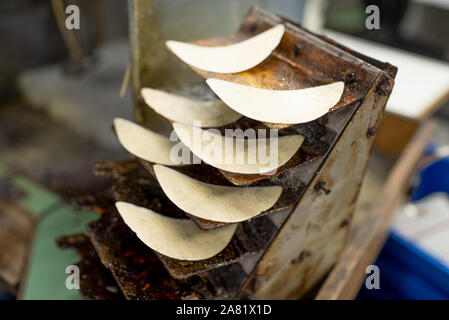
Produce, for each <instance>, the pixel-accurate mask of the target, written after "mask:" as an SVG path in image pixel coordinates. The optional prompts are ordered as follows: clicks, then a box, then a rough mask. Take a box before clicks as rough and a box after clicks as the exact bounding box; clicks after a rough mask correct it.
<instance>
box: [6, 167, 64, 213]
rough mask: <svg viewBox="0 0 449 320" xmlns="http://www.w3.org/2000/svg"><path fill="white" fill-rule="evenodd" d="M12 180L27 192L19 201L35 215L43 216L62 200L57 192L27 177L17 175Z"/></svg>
mask: <svg viewBox="0 0 449 320" xmlns="http://www.w3.org/2000/svg"><path fill="white" fill-rule="evenodd" d="M12 181H13V183H14V185H15V186H16V187H17V188H19V189H21V190H23V191H25V192H26V197H24V198H23V199H20V200H18V201H17V203H18V204H19V205H21V206H22V207H24V208H25V209H27V210H28V211H30V212H31V213H33V214H34V215H37V216H41V215H42V214H44V213H46V212H47V211H48V210H49V209H50V208H52V207H54V206H55V205H56V204H57V203H58V202H61V199H60V198H59V197H58V196H57V195H56V194H54V193H53V192H51V191H48V190H46V189H44V188H42V187H41V186H39V185H38V184H36V183H34V182H32V181H30V180H28V179H26V178H23V177H21V176H15V177H13V179H12Z"/></svg>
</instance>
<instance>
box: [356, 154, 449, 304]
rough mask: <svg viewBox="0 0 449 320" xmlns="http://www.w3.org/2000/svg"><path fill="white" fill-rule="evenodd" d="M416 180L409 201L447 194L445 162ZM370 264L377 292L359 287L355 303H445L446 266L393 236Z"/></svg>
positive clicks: (448, 165) (448, 293)
mask: <svg viewBox="0 0 449 320" xmlns="http://www.w3.org/2000/svg"><path fill="white" fill-rule="evenodd" d="M419 177H420V182H419V185H418V187H417V188H416V190H415V192H414V193H413V196H412V200H413V201H417V200H419V199H421V198H423V197H425V196H428V195H430V194H431V193H434V192H446V193H447V194H449V158H444V159H440V160H438V161H435V162H434V163H432V164H430V165H429V166H428V167H426V168H425V169H423V170H422V171H421V172H420V174H419ZM448 245H449V244H448ZM374 264H375V265H377V266H378V267H379V270H380V289H378V290H377V289H371V290H368V289H367V288H366V287H365V286H364V285H363V286H362V289H361V290H360V292H359V295H358V297H357V299H361V300H368V299H369V300H384V299H413V300H416V299H432V300H433V299H434V300H449V268H448V266H446V265H444V264H442V263H441V262H439V261H438V258H435V257H432V256H431V255H429V254H428V253H426V252H425V251H423V250H422V249H420V248H418V247H416V246H415V245H414V244H413V243H412V242H410V241H409V240H407V239H405V238H403V237H401V236H400V235H399V234H397V233H395V232H390V236H389V238H388V240H387V242H386V244H385V246H384V248H383V249H382V251H381V253H380V255H379V257H378V258H377V260H376V262H375V263H374Z"/></svg>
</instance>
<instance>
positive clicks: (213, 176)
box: [115, 159, 299, 230]
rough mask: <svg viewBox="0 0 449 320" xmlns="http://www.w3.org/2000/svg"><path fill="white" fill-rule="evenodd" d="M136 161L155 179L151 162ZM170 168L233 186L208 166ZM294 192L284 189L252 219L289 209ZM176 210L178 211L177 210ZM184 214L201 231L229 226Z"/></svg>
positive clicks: (141, 189)
mask: <svg viewBox="0 0 449 320" xmlns="http://www.w3.org/2000/svg"><path fill="white" fill-rule="evenodd" d="M138 160H139V162H140V163H141V164H142V166H143V167H144V168H145V169H147V170H148V172H149V173H150V174H151V175H152V176H153V177H154V179H156V178H155V174H154V170H153V164H152V163H151V162H148V161H145V160H142V159H138ZM172 168H173V169H174V170H176V171H178V172H180V173H183V174H185V175H187V176H189V177H191V178H193V179H196V180H199V181H202V182H205V183H211V184H216V185H224V186H233V184H231V183H230V182H229V181H228V180H227V179H225V178H224V175H222V174H220V172H219V171H218V170H217V169H215V168H213V167H211V166H209V165H206V164H196V165H187V166H182V167H172ZM256 181H257V180H256ZM128 183H130V184H133V188H134V189H136V190H137V189H138V190H139V192H135V194H142V195H143V194H146V195H145V197H148V196H149V194H150V193H149V191H148V190H147V191H145V187H144V186H142V185H140V186H139V185H138V184H137V181H132V182H131V181H129V182H128ZM253 185H254V186H272V185H277V184H276V183H273V182H271V181H268V180H265V181H257V182H255V183H254V184H253ZM115 190H116V191H117V193H121V194H123V188H116V189H115ZM296 191H297V186H296V187H295V188H294V190H292V189H291V188H284V191H283V192H282V194H281V196H280V197H279V199H278V201H277V202H276V203H275V204H274V205H273V206H272V207H271V208H270V209H268V210H265V211H263V212H261V213H260V214H259V215H257V216H255V217H254V218H253V219H256V218H260V217H263V216H267V215H271V214H275V213H277V212H280V211H284V210H287V209H291V208H292V207H293V205H294V204H295V203H296V201H297V200H298V197H299V195H297V193H296ZM160 192H161V193H162V194H163V191H162V189H161V190H160ZM162 197H165V195H162ZM116 199H118V198H116ZM125 199H127V200H125ZM122 200H123V201H127V202H131V203H133V204H136V205H142V206H146V205H148V203H145V204H144V203H143V202H142V201H140V202H136V201H137V199H135V196H134V195H130V196H129V197H123V198H122ZM117 201H118V200H117ZM167 201H168V202H169V205H168V207H170V206H175V205H174V204H172V203H171V201H170V200H168V198H167ZM139 203H140V204H139ZM178 210H180V209H178ZM184 213H185V215H186V216H188V217H189V218H190V219H192V220H193V221H194V222H195V223H196V224H197V226H198V227H199V228H201V229H203V230H211V229H215V228H219V227H223V226H226V225H229V223H225V222H218V221H210V220H206V219H202V218H199V217H195V216H193V215H191V214H189V213H187V212H184Z"/></svg>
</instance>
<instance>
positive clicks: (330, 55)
mask: <svg viewBox="0 0 449 320" xmlns="http://www.w3.org/2000/svg"><path fill="white" fill-rule="evenodd" d="M279 23H282V24H284V25H285V34H284V36H283V38H282V40H281V43H280V44H279V46H278V47H277V48H276V49H275V50H274V51H273V52H272V53H271V55H270V56H269V57H268V58H267V59H266V60H264V61H263V62H262V63H260V64H259V65H257V66H256V67H254V68H251V69H249V70H246V71H243V72H239V73H232V74H224V73H214V72H207V71H203V70H199V69H196V68H192V69H193V70H195V71H196V72H197V73H198V74H199V75H200V76H202V77H203V78H206V79H209V78H217V79H222V80H226V81H232V82H235V83H239V84H243V85H247V86H253V87H259V88H265V89H272V90H294V89H301V88H308V87H314V86H318V85H324V84H328V83H332V82H336V81H343V82H345V90H344V93H343V95H342V97H341V99H340V101H339V102H338V103H337V104H336V105H335V106H334V107H333V108H332V110H337V109H340V108H343V107H345V106H347V105H349V104H352V103H354V102H356V101H360V100H361V99H362V98H363V97H364V96H365V94H366V93H367V92H368V89H369V88H370V86H371V85H372V83H373V81H374V80H375V79H376V75H377V71H378V70H377V68H375V67H373V66H371V65H370V64H368V63H365V62H364V61H362V60H359V61H355V57H354V56H352V55H350V54H348V53H346V52H345V51H343V50H341V49H339V48H338V47H336V46H333V45H331V44H330V43H328V42H326V41H325V40H323V39H321V38H320V37H318V36H315V35H313V34H311V33H309V32H307V31H305V30H303V29H301V28H300V27H298V26H297V25H295V24H293V23H291V22H290V21H288V20H287V19H283V18H281V17H279V16H276V15H273V14H270V13H268V12H266V11H263V10H261V9H259V8H257V7H253V8H251V10H250V12H249V13H248V14H247V16H246V17H245V18H244V20H243V22H242V25H241V27H240V29H239V30H238V31H237V32H236V33H234V34H231V35H229V36H225V37H219V38H212V39H205V40H199V41H196V42H195V43H196V44H198V45H204V46H219V45H226V44H230V43H234V42H238V41H242V40H245V39H248V38H250V37H253V36H255V35H257V34H259V33H261V32H263V31H265V30H267V29H269V28H271V27H273V26H274V25H276V24H279ZM354 62H356V63H354ZM268 125H269V126H271V127H285V125H277V124H268Z"/></svg>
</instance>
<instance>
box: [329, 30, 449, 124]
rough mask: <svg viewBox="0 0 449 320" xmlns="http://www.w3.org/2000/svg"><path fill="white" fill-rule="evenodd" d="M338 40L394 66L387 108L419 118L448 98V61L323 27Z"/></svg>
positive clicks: (331, 36)
mask: <svg viewBox="0 0 449 320" xmlns="http://www.w3.org/2000/svg"><path fill="white" fill-rule="evenodd" d="M325 34H326V35H327V36H328V37H330V38H332V39H334V40H336V41H338V42H339V43H341V44H343V45H345V46H347V47H349V48H351V49H352V50H355V51H358V52H360V53H362V54H365V55H367V56H370V57H373V58H375V59H377V60H380V61H385V62H389V63H391V64H392V65H394V66H396V67H398V74H397V76H396V79H395V85H394V89H393V92H392V94H391V96H390V99H389V100H388V104H387V111H389V112H391V113H395V114H398V115H402V116H405V117H408V118H414V119H417V118H420V117H423V116H425V115H426V113H427V112H429V110H432V109H433V108H435V107H437V106H438V105H439V104H440V103H443V102H444V100H445V99H447V98H449V64H448V63H446V62H442V61H438V60H435V59H431V58H428V57H424V56H420V55H417V54H413V53H409V52H406V51H403V50H399V49H396V48H392V47H388V46H385V45H382V44H379V43H375V42H371V41H366V40H362V39H358V38H356V37H352V36H348V35H345V34H342V33H339V32H335V31H329V30H326V32H325Z"/></svg>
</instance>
